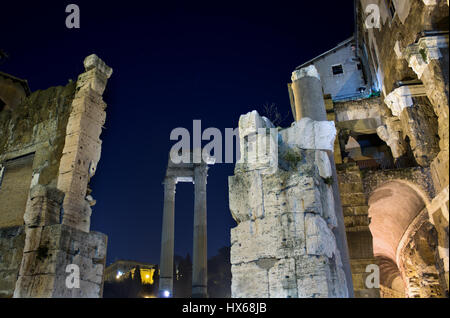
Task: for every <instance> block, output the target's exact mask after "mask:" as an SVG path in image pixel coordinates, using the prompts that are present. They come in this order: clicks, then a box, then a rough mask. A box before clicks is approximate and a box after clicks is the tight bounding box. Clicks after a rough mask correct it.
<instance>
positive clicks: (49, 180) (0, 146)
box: [0, 83, 75, 297]
mask: <svg viewBox="0 0 450 318" xmlns="http://www.w3.org/2000/svg"><path fill="white" fill-rule="evenodd" d="M74 92H75V83H69V84H68V85H66V86H65V87H62V86H58V87H52V88H49V89H47V90H39V91H36V92H33V93H32V94H31V95H30V96H29V97H27V98H26V99H25V100H24V101H23V103H21V104H19V105H17V106H16V107H15V108H14V109H4V110H3V111H1V112H0V165H2V166H3V167H4V172H3V173H4V174H3V177H4V179H3V180H2V182H1V184H0V202H1V203H0V204H1V208H0V209H1V210H2V214H1V215H2V216H1V218H0V224H1V229H0V231H2V232H3V233H6V234H4V235H6V237H10V238H11V242H10V244H12V245H11V246H10V247H9V248H7V245H2V247H1V248H0V259H1V260H2V267H3V269H5V270H6V272H5V273H4V274H3V275H6V274H8V277H6V276H5V281H4V284H2V285H1V289H0V295H1V296H2V297H11V296H12V295H13V293H14V288H15V283H16V280H17V275H18V271H19V267H20V263H21V261H22V253H23V247H24V244H25V225H24V214H25V210H26V205H27V202H28V200H29V189H30V188H31V187H32V185H37V184H41V185H43V186H49V187H56V181H57V177H58V167H59V159H60V158H61V153H62V148H63V146H64V139H65V128H66V125H67V119H68V116H69V113H70V109H71V103H72V100H73V96H74ZM17 158H19V159H17ZM23 158H30V160H31V166H29V165H28V161H30V160H27V165H25V166H24V165H23V164H22V166H23V168H22V169H11V173H12V175H11V178H9V176H8V174H9V171H8V170H9V169H8V166H10V165H14V166H17V164H16V163H15V162H17V161H23V160H24V159H23ZM15 171H17V173H19V174H20V176H21V177H20V178H17V173H15ZM19 189H22V190H21V191H18V190H19ZM10 191H12V192H13V193H14V196H11V195H10V194H9V192H10ZM3 210H4V211H3ZM57 213H58V216H57V218H58V221H59V209H58V212H57ZM10 216H11V217H12V218H11V217H10ZM12 226H13V227H12ZM12 232H14V233H20V234H18V235H17V236H16V235H13V236H12V235H11V234H10V233H12ZM5 244H6V243H5Z"/></svg>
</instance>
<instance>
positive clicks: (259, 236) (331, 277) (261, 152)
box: [229, 67, 352, 298]
mask: <svg viewBox="0 0 450 318" xmlns="http://www.w3.org/2000/svg"><path fill="white" fill-rule="evenodd" d="M314 71H315V70H314V67H312V68H309V69H306V70H300V71H297V72H294V74H293V80H295V81H296V84H297V88H298V93H300V94H304V93H305V92H306V91H308V93H307V94H305V95H306V96H305V95H304V96H302V98H303V101H302V102H303V104H302V107H303V109H302V110H301V112H302V113H303V114H304V117H303V118H301V119H300V120H299V121H296V122H294V123H293V124H292V126H291V127H289V128H286V129H281V130H279V129H277V128H274V126H273V125H272V123H271V122H270V120H269V119H267V118H265V117H261V116H260V115H259V114H258V113H257V112H256V111H253V112H250V113H248V114H245V115H242V116H241V117H240V119H239V138H240V147H241V160H240V161H238V162H237V164H236V167H235V171H234V176H231V177H229V200H230V210H231V214H232V216H233V218H234V220H235V221H236V222H237V226H236V227H235V228H233V229H232V230H231V264H232V297H238V298H240V297H248V298H269V297H271V298H297V297H313V298H315V297H349V296H351V295H352V285H351V284H352V282H351V276H349V275H348V273H349V269H348V255H347V254H346V253H347V251H346V250H345V249H343V248H342V247H341V246H342V245H340V242H339V240H340V239H341V237H339V234H341V235H342V224H341V222H342V211H341V210H339V209H336V206H337V205H340V201H339V193H338V192H337V196H336V193H335V192H334V190H333V183H336V175H335V171H334V169H335V168H334V162H333V161H332V159H331V160H330V158H332V153H333V149H334V140H335V136H336V129H335V126H334V123H333V122H329V121H326V120H323V117H320V116H317V114H319V113H320V108H321V107H323V112H324V111H325V108H324V105H321V104H320V103H321V102H320V101H322V103H323V98H320V99H315V98H314V96H313V90H314V89H318V90H321V86H320V80H319V79H318V77H317V76H316V75H315V73H314ZM308 94H309V95H308ZM320 96H321V95H320ZM308 98H309V99H308ZM308 107H313V108H314V109H313V110H312V111H311V110H309V109H308ZM317 109H319V110H317ZM314 112H316V115H315V114H314ZM311 117H312V118H311ZM314 117H315V118H318V119H319V120H315V119H314ZM335 201H337V202H335ZM339 232H340V233H339ZM344 238H345V233H344ZM344 243H346V242H345V241H344ZM344 246H345V245H344Z"/></svg>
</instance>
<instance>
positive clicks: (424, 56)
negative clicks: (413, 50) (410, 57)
mask: <svg viewBox="0 0 450 318" xmlns="http://www.w3.org/2000/svg"><path fill="white" fill-rule="evenodd" d="M419 53H420V55H421V56H422V59H423V60H424V62H425V63H427V52H426V51H425V49H420V50H419Z"/></svg>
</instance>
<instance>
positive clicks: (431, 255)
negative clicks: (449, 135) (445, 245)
mask: <svg viewBox="0 0 450 318" xmlns="http://www.w3.org/2000/svg"><path fill="white" fill-rule="evenodd" d="M369 217H370V219H371V223H370V226H369V227H370V231H371V233H372V236H373V252H374V256H375V257H376V258H377V260H378V265H379V267H380V285H381V286H380V288H381V296H382V297H395V298H397V297H411V298H412V297H414V298H416V297H441V296H442V295H443V293H442V290H441V287H440V284H439V279H440V276H439V273H440V269H439V268H438V266H437V265H436V264H437V262H436V260H437V255H438V252H437V236H436V230H435V228H434V226H433V225H432V224H431V223H430V222H429V219H428V212H427V210H426V203H425V201H424V196H421V195H420V194H419V193H418V192H417V190H416V189H414V188H413V187H411V186H409V185H408V184H406V183H404V182H402V181H389V182H387V183H384V184H383V185H381V186H380V187H378V188H376V189H375V190H374V191H373V192H372V193H371V194H370V197H369Z"/></svg>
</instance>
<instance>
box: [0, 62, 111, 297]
mask: <svg viewBox="0 0 450 318" xmlns="http://www.w3.org/2000/svg"><path fill="white" fill-rule="evenodd" d="M84 64H85V68H86V72H85V73H83V74H81V75H80V77H79V79H78V81H77V82H76V83H72V82H71V83H69V84H68V85H66V86H65V87H52V88H49V89H47V90H45V91H36V92H34V93H33V94H31V95H30V96H29V97H28V98H26V99H25V100H24V102H23V103H22V104H20V105H18V106H16V107H15V108H14V109H3V111H1V112H0V132H1V135H0V165H1V167H2V168H3V169H2V172H3V176H5V181H6V182H5V184H4V185H5V188H2V187H1V185H0V198H2V191H5V192H6V191H7V190H8V189H9V188H10V186H9V182H7V181H8V174H9V172H10V171H11V172H13V170H9V166H10V165H11V164H10V163H11V162H15V160H19V159H17V158H23V157H24V156H28V157H31V158H32V159H31V163H32V164H31V167H30V168H31V169H29V171H28V172H26V171H22V174H23V175H24V177H23V178H20V179H16V183H17V182H19V183H20V187H21V188H22V189H23V190H24V191H22V192H23V195H24V197H25V198H26V200H25V205H23V207H22V208H20V209H19V208H16V209H15V212H14V213H15V218H14V220H15V222H16V223H17V224H15V225H19V227H17V231H18V232H17V233H20V234H17V235H15V236H16V237H17V238H16V239H15V240H12V242H15V243H14V244H15V247H16V248H14V249H12V248H8V246H6V245H4V244H3V245H1V244H0V247H1V248H0V263H1V264H2V267H0V273H1V274H0V275H9V276H8V279H9V280H6V281H7V282H8V283H5V287H4V288H5V289H0V294H1V295H3V296H5V297H10V296H11V295H13V294H14V297H101V295H102V286H103V269H104V265H105V259H106V236H105V235H104V234H100V233H95V232H90V231H89V224H90V222H89V217H90V213H91V208H90V206H91V205H93V203H94V202H95V201H94V200H93V199H92V197H91V196H90V190H89V189H88V187H87V185H88V182H89V179H90V177H92V176H93V175H94V173H95V167H96V164H97V162H98V160H99V157H100V146H99V145H100V142H99V140H98V136H99V135H100V132H101V127H102V124H103V123H104V121H103V120H104V117H105V116H104V108H105V106H106V105H105V103H104V102H103V101H102V100H101V94H102V93H103V90H104V89H105V86H106V80H107V78H108V77H109V76H110V75H111V71H112V70H111V69H110V68H109V67H107V66H106V65H105V64H104V63H103V62H102V61H101V60H100V59H99V58H98V57H97V56H95V55H91V56H89V57H88V58H86V60H85V63H84ZM93 114H99V116H97V117H95V116H93ZM90 118H93V119H92V120H93V122H94V123H93V124H90V122H89V119H90ZM98 118H100V120H99V119H98ZM80 131H82V132H81V133H80ZM89 138H90V139H89ZM96 138H97V139H96ZM92 149H94V150H92ZM86 154H89V155H90V156H88V155H86ZM68 158H69V159H70V158H71V159H72V161H70V160H66V159H68ZM75 159H76V161H75ZM74 161H75V162H74ZM77 163H78V165H81V166H82V167H77V168H75V165H76V164H77ZM70 164H72V166H71V169H70ZM68 167H69V168H68ZM74 168H75V169H77V171H78V175H76V174H71V171H72V170H74ZM27 173H28V176H27ZM67 176H70V177H69V178H67ZM73 176H76V177H78V178H79V177H80V176H84V178H80V180H82V181H83V182H84V183H81V184H80V183H79V182H78V183H77V182H74V181H73ZM64 178H65V180H69V181H67V182H61V179H64ZM71 178H72V179H71ZM70 180H72V181H70ZM73 193H76V194H77V195H78V196H80V197H79V198H78V202H77V204H78V206H77V209H76V210H75V209H72V210H71V209H70V208H67V211H65V210H66V208H65V207H64V210H63V202H65V201H64V200H68V199H67V198H71V197H73ZM5 194H6V195H7V193H5ZM65 198H66V199H65ZM3 201H5V200H2V202H1V204H3ZM15 201H16V200H15ZM71 202H74V200H72V201H71ZM22 203H23V202H22ZM2 206H3V207H4V208H6V209H7V210H10V206H11V205H10V204H6V203H5V204H4V205H2ZM63 211H64V212H63ZM74 220H76V222H74ZM61 223H63V224H64V225H61ZM0 224H4V225H6V221H5V220H3V223H2V217H1V216H0ZM15 229H16V228H0V233H3V232H4V233H6V234H4V235H7V236H8V235H9V236H11V234H8V233H10V232H11V231H15ZM19 238H20V239H19ZM3 247H4V248H3ZM22 250H23V251H22ZM19 256H20V257H19ZM70 264H75V265H77V266H78V267H79V269H80V276H81V277H80V278H81V281H80V283H81V286H80V288H75V289H70V288H67V286H66V283H65V279H66V277H67V276H68V273H66V267H67V265H70ZM2 269H5V270H7V272H5V273H2V272H1V271H2ZM5 277H6V276H5ZM2 286H3V285H2ZM2 288H3V287H2Z"/></svg>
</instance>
